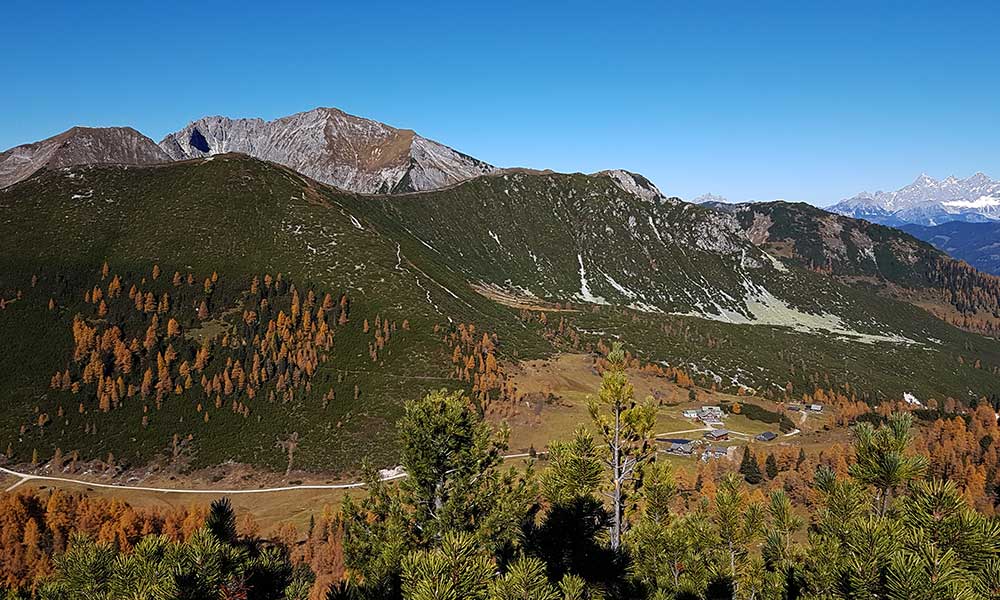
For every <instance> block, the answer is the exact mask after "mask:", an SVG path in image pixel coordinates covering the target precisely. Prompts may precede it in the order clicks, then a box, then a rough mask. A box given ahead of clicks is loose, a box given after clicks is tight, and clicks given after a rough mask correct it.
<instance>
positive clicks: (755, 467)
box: [740, 446, 764, 485]
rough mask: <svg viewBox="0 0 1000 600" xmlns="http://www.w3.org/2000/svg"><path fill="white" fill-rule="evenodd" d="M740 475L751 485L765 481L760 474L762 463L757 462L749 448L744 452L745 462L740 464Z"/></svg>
mask: <svg viewBox="0 0 1000 600" xmlns="http://www.w3.org/2000/svg"><path fill="white" fill-rule="evenodd" d="M740 474H741V475H743V479H745V480H746V482H747V483H749V484H751V485H756V484H758V483H760V482H761V481H763V480H764V476H763V475H762V474H761V472H760V463H758V462H757V457H756V456H754V454H753V451H752V450H750V447H749V446H747V447H746V448H745V449H744V450H743V460H742V461H741V462H740Z"/></svg>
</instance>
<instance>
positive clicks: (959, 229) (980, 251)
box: [900, 221, 1000, 275]
mask: <svg viewBox="0 0 1000 600" xmlns="http://www.w3.org/2000/svg"><path fill="white" fill-rule="evenodd" d="M900 229H902V230H903V231H905V232H907V233H909V234H910V235H912V236H914V237H916V238H919V239H921V240H924V241H925V242H927V243H929V244H933V245H934V246H935V247H936V248H938V249H940V250H941V251H943V252H947V253H948V255H949V256H952V257H954V258H956V259H958V260H964V261H965V262H967V263H969V264H970V265H972V266H973V267H975V268H977V269H979V270H980V271H983V272H984V273H992V274H993V275H1000V253H998V252H997V246H998V244H1000V223H966V222H964V221H949V222H947V223H942V224H940V225H934V226H930V227H928V226H924V225H914V224H906V225H901V226H900Z"/></svg>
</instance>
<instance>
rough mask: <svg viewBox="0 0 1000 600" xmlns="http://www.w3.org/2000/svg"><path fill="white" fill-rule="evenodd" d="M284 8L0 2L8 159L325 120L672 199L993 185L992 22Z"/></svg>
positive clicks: (972, 16)
mask: <svg viewBox="0 0 1000 600" xmlns="http://www.w3.org/2000/svg"><path fill="white" fill-rule="evenodd" d="M281 4H284V6H279V3H275V2H267V3H264V2H255V1H250V0H245V1H242V2H232V3H224V2H198V3H193V2H192V3H184V2H173V1H171V2H111V1H108V2H65V3H60V2H44V3H43V2H37V1H32V2H25V1H22V0H8V1H7V2H4V7H3V10H2V11H0V12H2V18H0V52H2V56H3V60H2V61H0V84H2V89H3V93H2V94H0V147H3V148H6V147H9V146H13V145H17V144H21V143H25V142H29V141H34V140H37V139H41V138H44V137H48V136H50V135H53V134H55V133H58V132H60V131H62V130H64V129H66V128H68V127H70V126H72V125H76V124H85V125H131V126H133V127H135V128H137V129H139V130H140V131H142V132H143V133H145V134H146V135H149V136H150V137H152V138H154V139H156V140H159V139H160V138H161V137H162V136H163V135H164V134H166V133H167V132H170V131H173V130H176V129H179V128H181V127H183V126H184V125H185V124H187V123H188V122H189V121H191V120H193V119H195V118H198V117H201V116H204V115H209V114H224V115H228V116H234V117H238V116H260V117H264V118H274V117H278V116H282V115H286V114H290V113H293V112H298V111H302V110H308V109H310V108H313V107H315V106H336V107H339V108H341V109H343V110H346V111H347V112H350V113H353V114H357V115H361V116H366V117H370V118H374V119H378V120H381V121H384V122H386V123H389V124H391V125H395V126H399V127H407V128H412V129H415V130H417V131H418V132H420V133H421V134H423V135H425V136H427V137H430V138H433V139H436V140H439V141H441V142H443V143H445V144H448V145H450V146H453V147H455V148H457V149H459V150H462V151H464V152H467V153H469V154H472V155H474V156H476V157H479V158H482V159H483V160H486V161H489V162H491V163H494V164H497V165H501V166H529V167H537V168H552V169H556V170H560V171H585V172H589V171H596V170H600V169H605V168H615V167H620V168H626V169H630V170H633V171H637V172H640V173H643V174H645V175H647V176H648V177H650V178H651V179H652V180H653V181H654V182H655V183H657V184H658V185H659V186H660V187H661V189H662V190H663V191H664V192H665V193H668V194H673V195H679V196H681V197H685V198H691V197H694V196H696V195H698V194H701V193H704V192H713V193H716V194H721V195H724V196H727V197H729V198H730V199H732V200H747V199H773V198H786V199H791V200H805V201H809V202H813V203H815V204H820V205H824V204H828V203H830V202H833V201H835V200H838V199H840V198H842V197H844V196H849V195H853V194H854V193H855V192H857V191H860V190H865V189H867V190H874V189H894V188H896V187H899V186H901V185H903V184H906V183H908V182H910V181H911V180H912V179H914V178H915V177H916V176H917V175H918V174H920V173H921V172H924V171H926V172H927V173H929V174H931V175H933V176H936V177H944V176H947V175H949V174H955V175H957V176H967V175H971V174H972V173H974V172H975V171H984V172H986V173H987V174H989V175H991V176H993V177H1000V149H998V148H1000V146H998V140H1000V75H998V74H1000V41H998V34H997V32H998V31H1000V8H998V7H997V5H996V3H995V2H993V3H989V2H983V3H975V2H955V3H946V2H936V3H924V2H912V1H911V2H871V1H869V2H861V3H857V4H854V3H848V2H812V1H806V2H801V1H796V2H787V3H770V2H734V3H725V2H677V3H668V2H658V1H650V2H636V3H627V2H609V1H607V0H605V1H602V2H587V1H577V2H543V1H536V2H494V3H482V2H473V1H465V2H456V3H443V2H440V3H439V2H433V1H424V2H414V1H412V0H408V1H406V2H399V3H395V2H380V1H377V0H368V1H361V2H335V1H328V2H322V3H320V2H317V3H315V4H310V5H306V4H302V5H300V6H292V3H290V2H287V3H281ZM668 4H669V6H668ZM991 4H992V5H991ZM86 5H89V6H86Z"/></svg>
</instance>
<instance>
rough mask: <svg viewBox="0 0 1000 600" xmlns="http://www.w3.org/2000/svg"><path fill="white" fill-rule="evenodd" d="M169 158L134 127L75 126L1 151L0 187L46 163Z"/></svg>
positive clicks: (135, 161)
mask: <svg viewBox="0 0 1000 600" xmlns="http://www.w3.org/2000/svg"><path fill="white" fill-rule="evenodd" d="M169 161H170V157H169V156H167V153H166V152H164V151H163V150H161V149H160V147H159V146H157V145H156V143H155V142H154V141H153V140H151V139H149V138H148V137H146V136H144V135H142V134H141V133H139V132H138V131H136V130H135V129H132V128H131V127H74V128H72V129H69V130H67V131H64V132H63V133H60V134H59V135H56V136H53V137H50V138H48V139H45V140H42V141H40V142H35V143H33V144H24V145H23V146H17V147H14V148H11V149H10V150H7V151H6V152H3V153H2V154H0V188H3V187H7V186H9V185H11V184H14V183H17V182H18V181H21V180H23V179H27V178H28V177H30V176H31V175H32V174H34V173H35V172H36V171H38V170H39V169H41V168H43V167H45V168H50V169H58V168H61V167H68V166H72V165H81V164H123V165H149V164H155V163H162V162H169Z"/></svg>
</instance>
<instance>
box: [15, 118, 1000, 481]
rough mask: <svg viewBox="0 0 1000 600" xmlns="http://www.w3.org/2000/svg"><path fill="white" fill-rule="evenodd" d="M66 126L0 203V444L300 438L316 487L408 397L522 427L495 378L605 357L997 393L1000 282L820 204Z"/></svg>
mask: <svg viewBox="0 0 1000 600" xmlns="http://www.w3.org/2000/svg"><path fill="white" fill-rule="evenodd" d="M61 135H62V136H63V137H60V136H57V137H56V138H52V139H50V140H46V141H44V142H40V143H38V144H33V145H28V146H21V147H18V148H15V149H13V150H11V151H8V152H6V153H4V154H3V155H2V157H3V161H2V162H0V165H18V166H17V168H14V167H13V166H11V167H10V168H7V169H5V170H4V171H3V172H4V173H10V175H9V176H8V179H7V180H5V181H7V183H6V185H5V187H3V188H2V189H0V235H2V236H3V238H4V240H5V252H4V253H3V254H2V255H0V337H2V339H6V340H17V344H18V348H17V351H16V352H5V353H0V388H2V389H4V390H5V391H6V392H7V393H6V394H5V395H4V397H3V398H2V399H0V446H7V445H8V444H9V445H10V447H11V449H12V451H13V452H15V453H17V454H18V455H23V454H24V452H27V453H28V455H29V456H30V455H31V451H32V449H33V448H34V449H38V450H40V451H41V452H42V453H43V455H44V454H45V453H46V452H50V451H51V450H52V449H53V448H54V447H62V448H64V449H65V448H73V449H77V450H80V451H81V452H83V453H84V454H85V455H87V456H106V455H107V454H108V453H109V452H113V453H114V455H115V456H116V457H118V458H119V459H124V460H129V461H132V462H134V463H145V462H148V461H153V460H157V457H158V456H161V454H162V452H163V451H164V449H165V448H166V449H168V451H167V452H168V454H170V455H171V456H174V457H175V458H176V454H177V453H178V452H180V450H178V445H179V444H180V442H178V440H188V439H192V440H195V441H193V442H191V444H192V447H193V448H194V450H192V451H191V452H192V456H191V460H192V461H193V463H194V464H196V465H211V464H218V463H221V462H225V461H229V460H234V461H238V462H246V463H252V464H266V465H270V466H275V467H277V466H280V465H281V462H282V461H283V460H284V457H283V456H282V454H281V453H279V452H275V451H274V445H275V436H286V435H289V434H290V433H291V432H295V433H296V435H297V436H299V437H300V438H301V440H302V443H301V445H300V446H299V449H298V450H297V453H296V457H297V460H299V461H300V464H302V465H303V466H304V467H307V468H332V469H342V468H348V467H349V466H350V465H354V464H356V458H357V457H358V456H363V455H366V454H367V455H370V456H372V457H373V459H375V460H379V459H382V460H384V461H389V460H392V457H393V456H394V449H395V446H394V442H393V441H392V439H391V436H380V435H376V434H377V433H379V432H385V431H387V430H389V429H390V428H391V426H392V423H394V422H395V420H396V419H397V418H398V416H399V414H400V410H401V406H402V401H403V399H405V398H408V397H413V396H415V395H417V394H419V393H420V392H421V391H425V390H428V389H436V388H440V387H441V386H447V387H455V388H461V389H465V390H467V391H468V392H469V393H470V394H472V395H473V396H474V397H475V398H476V401H477V403H479V405H480V407H481V408H482V410H483V411H484V412H491V411H492V413H493V414H501V415H503V414H507V412H509V411H514V410H516V407H517V405H518V403H517V400H518V393H517V390H516V389H513V388H512V387H511V383H510V381H509V380H508V379H506V375H505V369H511V368H516V365H517V364H518V363H519V361H523V360H525V359H530V358H540V357H549V356H553V355H555V354H557V353H562V352H588V353H598V352H600V351H601V349H602V348H604V349H606V348H607V346H608V345H609V344H610V343H611V342H613V341H621V342H623V343H624V344H625V345H626V347H627V349H628V351H629V353H630V356H631V357H632V360H635V361H637V362H639V363H641V364H643V365H646V366H648V367H651V368H656V369H663V368H670V369H681V370H683V371H684V372H686V373H690V374H691V376H692V377H693V378H695V379H696V380H697V381H698V382H699V383H700V384H703V385H705V386H706V387H709V386H711V387H718V388H722V389H731V390H733V391H734V392H736V391H738V390H747V389H749V390H755V391H756V393H758V394H761V395H762V396H765V397H769V398H772V397H773V398H776V399H777V398H784V396H785V394H786V393H787V390H789V389H793V390H796V393H798V391H803V392H811V391H812V390H813V389H815V387H816V386H817V385H820V382H822V385H824V386H829V388H830V389H850V390H852V393H853V394H856V395H857V397H858V398H859V399H862V400H865V401H869V402H871V403H873V404H874V403H878V402H880V401H882V400H888V399H892V398H902V395H903V394H904V393H909V394H914V395H916V396H917V397H920V398H927V397H938V398H944V397H948V396H951V397H956V398H966V397H978V396H980V395H985V394H987V393H990V392H991V391H992V390H993V389H995V388H996V386H997V385H998V384H1000V375H998V373H1000V371H998V369H1000V343H998V342H997V341H996V340H995V339H993V337H994V336H995V335H996V334H997V333H998V332H1000V278H997V277H993V276H991V275H988V274H984V273H981V272H979V271H977V270H975V269H974V268H972V267H969V266H968V265H965V264H964V263H961V262H959V261H955V260H953V259H951V258H949V257H948V256H947V255H946V254H945V253H944V252H942V251H941V250H939V249H937V248H935V247H934V246H932V245H931V244H928V243H925V242H923V241H921V240H918V239H916V238H914V237H912V236H910V235H908V234H906V233H903V232H901V231H898V230H895V229H891V228H889V227H883V226H881V225H877V224H873V223H870V222H866V221H863V220H857V219H853V218H849V217H846V216H841V215H835V214H831V213H829V212H825V211H822V210H820V209H817V208H815V207H811V206H808V205H801V204H790V203H784V202H774V203H764V204H752V205H729V204H721V203H718V202H714V203H708V204H705V205H698V204H693V203H688V202H684V201H682V200H680V199H678V198H675V197H671V196H670V195H669V194H665V193H663V192H661V190H659V189H658V188H657V187H656V186H654V185H653V184H652V183H651V182H650V181H649V180H648V179H646V178H645V177H643V176H642V175H639V174H636V173H631V172H628V171H623V170H609V171H602V172H599V173H594V174H590V175H586V174H580V173H572V174H566V173H552V172H539V171H528V170H519V169H497V168H495V167H492V166H490V165H488V164H486V163H484V162H482V161H478V160H476V159H473V158H470V157H467V156H465V155H462V154H460V153H458V152H455V151H453V150H450V149H448V148H447V147H445V146H442V145H440V144H437V143H436V142H431V141H429V140H426V139H424V138H421V137H419V136H417V135H416V134H414V133H412V132H408V131H407V130H399V129H394V128H391V127H388V126H385V125H382V124H379V123H376V122H374V121H368V120H366V119H360V118H358V117H350V116H348V115H345V114H344V113H341V112H340V111H336V110H334V109H317V110H314V111H309V112H307V113H301V114H299V115H293V116H291V117H287V118H284V119H277V120H275V121H271V122H264V121H260V120H229V119H224V118H221V117H210V118H206V119H201V120H198V121H195V122H194V123H192V124H191V125H189V126H188V127H187V128H185V129H184V130H182V131H181V132H178V133H176V134H171V135H168V136H167V137H166V138H165V139H164V141H163V142H162V143H161V144H160V145H157V144H155V143H152V142H151V141H150V140H148V138H145V137H143V136H141V135H140V134H138V133H136V132H134V130H124V129H122V130H119V129H112V130H76V129H74V130H70V132H67V133H66V134H61ZM84 140H92V141H91V142H90V143H84ZM98 140H99V141H98ZM85 149H86V150H88V152H85V151H84V150H85ZM140 150H141V151H140ZM383 159H384V160H383ZM68 163H73V164H68ZM33 165H36V166H35V170H34V171H32V172H30V173H29V172H28V171H29V170H30V168H31V166H33ZM310 173H311V174H310ZM984 333H985V334H987V335H988V336H989V337H987V336H984V335H981V334H984ZM512 365H513V366H512ZM43 417H44V418H43ZM52 423H57V424H58V426H57V427H55V426H49V424H52ZM98 431H99V432H100V433H98ZM233 432H239V435H233Z"/></svg>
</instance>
